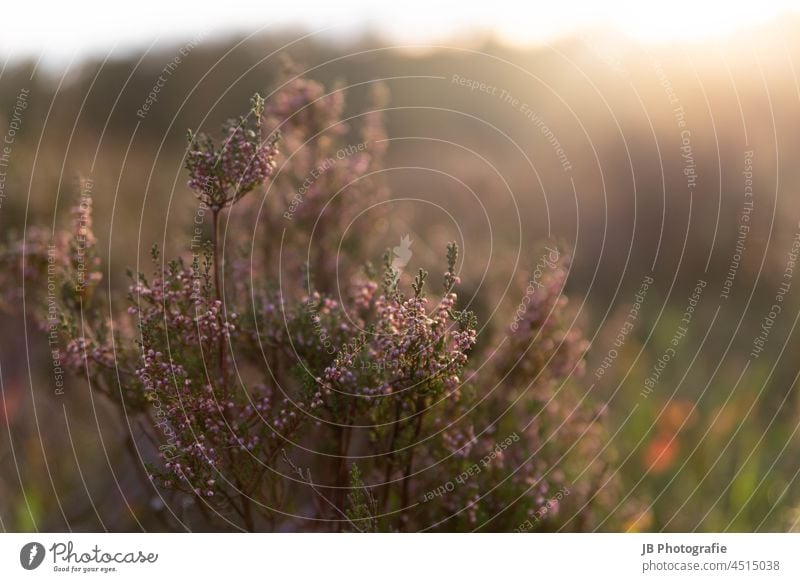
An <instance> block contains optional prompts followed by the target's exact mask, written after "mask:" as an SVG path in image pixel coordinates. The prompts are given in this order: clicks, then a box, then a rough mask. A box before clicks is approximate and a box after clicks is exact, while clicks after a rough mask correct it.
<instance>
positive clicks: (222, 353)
mask: <svg viewBox="0 0 800 582" xmlns="http://www.w3.org/2000/svg"><path fill="white" fill-rule="evenodd" d="M221 211H222V208H219V207H212V209H211V222H212V226H211V246H212V249H213V259H214V292H215V294H216V300H217V301H218V302H219V305H220V309H222V263H221V250H220V248H219V215H220V212H221ZM221 319H222V317H220V325H223V323H224V322H223V321H221ZM226 356H227V353H226V349H225V335H224V334H223V335H222V338H221V339H220V341H219V373H220V375H221V376H222V389H223V395H224V396H227V390H228V362H227V357H226Z"/></svg>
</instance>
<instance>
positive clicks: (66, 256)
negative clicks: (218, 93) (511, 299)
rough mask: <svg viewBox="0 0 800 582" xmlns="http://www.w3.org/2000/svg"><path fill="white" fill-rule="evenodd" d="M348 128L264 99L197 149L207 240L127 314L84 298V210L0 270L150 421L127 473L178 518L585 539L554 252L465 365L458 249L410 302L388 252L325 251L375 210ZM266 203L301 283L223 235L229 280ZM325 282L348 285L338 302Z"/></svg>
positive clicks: (364, 132) (371, 138)
mask: <svg viewBox="0 0 800 582" xmlns="http://www.w3.org/2000/svg"><path fill="white" fill-rule="evenodd" d="M384 99H385V95H384V94H383V92H382V91H381V90H379V91H378V93H377V94H376V96H375V100H376V101H375V102H376V104H377V105H380V104H381V103H382V102H383V100H384ZM343 106H344V105H343V96H342V93H341V92H340V91H334V92H332V93H326V92H325V90H324V88H323V87H322V86H321V85H319V84H317V83H315V82H313V81H310V80H306V79H295V80H293V81H291V82H289V83H288V84H287V85H286V87H285V89H284V90H283V91H282V92H280V93H279V94H278V95H277V96H276V97H275V98H274V100H273V101H272V102H271V103H267V104H265V103H264V101H263V100H262V99H261V98H260V97H259V96H256V97H255V98H254V99H253V102H252V107H251V110H250V112H249V113H248V115H246V116H244V117H240V118H238V119H236V120H232V121H230V122H228V123H226V124H225V125H224V127H223V128H222V136H223V139H222V141H221V142H219V143H218V142H217V141H215V140H214V139H213V138H212V137H210V136H207V135H202V134H201V135H195V134H193V133H191V132H190V134H189V146H188V150H187V155H186V168H187V170H188V173H189V183H188V184H189V187H190V188H191V190H192V191H193V192H194V193H195V195H196V196H197V198H198V200H199V204H200V205H201V206H200V208H202V209H203V210H204V211H207V212H208V213H210V217H211V223H212V224H211V231H210V237H209V240H207V241H203V242H202V244H199V245H196V246H195V248H194V252H193V253H191V254H190V255H187V256H184V257H179V258H176V259H175V260H171V261H168V262H165V261H164V259H163V258H162V256H161V253H160V251H159V250H158V249H157V248H154V249H153V253H152V258H153V264H154V273H153V274H152V275H146V274H144V273H132V274H131V284H130V288H129V294H128V299H127V301H128V306H127V309H126V310H124V311H122V312H119V313H118V312H117V311H118V310H116V309H115V308H112V307H110V306H112V305H113V304H114V300H113V299H114V298H109V297H106V296H103V295H102V294H100V293H98V292H97V289H96V286H97V282H98V281H99V278H100V274H99V273H100V270H99V269H100V266H99V262H98V260H97V257H96V256H95V253H94V235H93V234H92V231H91V199H90V197H88V195H84V196H83V197H82V203H81V204H80V205H79V207H78V210H76V214H75V219H74V226H73V228H72V232H71V233H66V234H59V235H58V236H57V240H56V241H46V238H47V235H45V234H43V233H42V232H40V231H33V232H32V233H31V235H30V237H29V240H28V241H27V245H21V243H16V245H17V246H14V245H12V246H10V247H9V248H8V249H7V250H6V252H5V253H4V255H3V260H4V262H5V266H6V267H7V271H6V272H11V271H14V272H17V273H19V272H20V269H23V270H24V274H25V275H26V276H28V277H32V278H33V279H34V280H42V278H43V277H44V276H45V275H48V276H49V277H51V278H52V277H56V278H57V280H58V281H59V287H60V288H61V292H60V293H59V296H58V314H59V317H60V322H61V323H60V330H61V333H62V341H63V342H64V345H65V346H66V350H65V351H66V354H67V355H66V358H65V362H66V364H67V365H68V366H69V368H70V369H71V371H72V372H73V373H74V374H75V375H76V376H78V377H81V376H82V377H83V378H84V379H85V380H86V381H88V382H89V383H90V384H91V386H92V388H93V389H95V390H97V391H99V392H101V393H102V394H104V395H105V396H106V397H107V398H108V399H109V400H110V401H111V402H113V403H114V405H115V406H116V407H117V408H118V409H119V410H120V411H121V412H122V413H123V414H124V415H125V416H128V417H136V418H138V419H141V420H143V421H144V422H137V423H135V424H134V423H132V424H131V425H130V426H135V427H141V428H139V429H137V430H141V434H139V433H137V434H136V435H134V436H132V437H131V439H130V444H131V446H130V447H129V449H130V451H131V453H132V454H133V455H134V457H135V458H136V459H137V461H138V459H139V458H144V459H145V460H146V471H147V475H148V477H149V479H150V481H151V482H152V487H156V488H158V489H159V490H162V491H167V492H172V493H171V494H172V495H174V496H176V497H177V496H185V497H186V498H188V499H190V500H191V502H192V507H193V508H194V513H196V514H197V515H198V516H202V517H203V518H204V519H206V520H207V522H208V525H207V527H210V528H215V529H218V528H231V529H244V530H249V531H253V530H287V529H299V530H343V529H347V530H355V531H396V530H400V531H411V530H413V531H418V530H443V531H458V530H472V529H477V528H482V529H488V530H498V531H529V530H543V529H557V528H559V527H562V526H563V527H566V528H571V529H586V528H589V527H593V526H594V525H595V524H597V523H599V522H600V518H601V517H604V515H603V513H602V508H603V507H604V504H605V503H606V502H607V498H608V497H609V496H612V497H613V491H614V487H615V485H614V480H613V479H612V478H611V477H610V476H607V475H606V474H605V466H606V465H605V463H604V461H603V458H604V456H605V454H606V451H605V449H604V447H603V437H602V428H601V425H600V424H599V423H598V418H599V413H598V412H597V410H595V409H593V408H592V407H591V406H590V405H589V404H588V403H587V402H586V401H585V399H584V398H579V394H577V393H576V392H575V386H574V385H573V384H572V380H573V379H574V378H577V377H579V375H580V373H581V371H582V365H583V364H582V358H583V355H584V352H585V350H586V342H585V341H584V339H583V337H582V334H581V332H580V330H579V329H578V328H577V327H576V326H575V325H574V323H572V320H573V318H572V311H571V310H570V308H569V305H568V300H567V298H566V296H565V295H564V293H563V291H564V289H563V288H564V283H565V280H566V275H567V272H568V263H567V261H566V259H565V258H563V253H562V258H561V259H560V262H558V263H557V264H554V266H553V269H551V270H550V272H548V274H547V275H546V276H545V278H544V279H543V280H542V284H541V285H540V286H537V289H536V290H535V292H534V293H533V295H532V296H531V297H529V301H526V302H525V303H524V304H523V307H522V308H521V310H520V311H518V315H517V320H516V321H515V322H514V324H513V325H512V326H511V327H510V328H509V329H486V330H484V331H485V333H486V334H487V335H488V336H489V339H488V341H486V342H482V343H483V344H484V345H485V346H486V347H484V348H481V349H480V350H479V349H478V348H476V341H477V320H476V317H475V315H474V314H473V313H471V312H469V311H467V310H465V309H461V308H459V297H458V287H459V283H460V280H459V276H458V274H457V273H458V270H459V256H458V248H457V246H456V245H455V244H454V243H451V244H449V245H448V246H447V248H446V249H443V251H444V252H443V255H444V256H443V265H444V269H443V270H442V272H441V274H440V276H439V277H431V276H429V274H428V273H427V272H425V271H424V270H421V269H420V270H419V271H418V273H417V275H416V277H415V279H414V282H413V284H412V285H411V287H410V288H405V286H404V285H403V284H402V283H401V281H400V278H399V276H398V275H399V274H398V272H397V269H396V268H395V267H394V266H393V261H392V253H391V252H390V251H387V252H386V253H385V254H384V256H383V265H382V269H374V268H372V267H371V266H369V265H366V266H364V265H358V264H357V262H356V261H355V260H353V259H352V258H351V257H354V256H355V255H356V253H355V252H353V249H350V252H349V253H348V252H347V250H345V252H344V254H339V253H338V252H334V249H336V248H337V237H339V236H340V235H341V231H342V228H343V224H344V222H343V220H345V217H346V216H348V215H349V214H352V212H353V211H355V210H357V209H360V208H362V207H363V206H364V205H365V204H368V203H369V202H370V201H375V200H378V199H381V198H383V197H386V196H387V195H388V192H387V191H386V189H385V187H384V185H382V184H381V183H380V182H379V181H378V179H377V178H375V170H376V169H379V168H380V166H381V162H382V154H383V145H382V144H383V142H382V141H381V137H382V136H383V134H384V130H383V125H382V122H381V119H380V115H379V114H378V113H370V114H369V115H367V116H366V119H365V122H364V123H363V124H362V126H361V127H360V129H359V132H360V136H361V140H362V141H361V142H360V143H361V144H362V146H363V147H357V148H355V149H354V150H353V151H351V152H349V153H348V154H347V155H346V156H336V155H334V153H335V152H337V151H340V150H341V149H342V148H345V147H346V144H345V141H344V140H345V139H346V136H347V133H348V129H347V128H345V126H344V125H343V124H342V123H341V115H342V111H343ZM378 108H379V107H378ZM279 135H281V136H282V140H283V143H284V144H286V146H287V147H288V149H289V151H290V152H291V154H290V155H289V156H288V158H286V159H284V158H281V157H280V156H279V151H278V149H279V143H280V142H279ZM364 144H366V145H364ZM331 160H333V163H330V162H331ZM309 176H313V179H311V180H309V178H308V177H309ZM262 188H267V189H268V196H267V206H266V208H267V211H266V212H265V213H263V214H262V213H260V212H257V213H254V214H258V215H259V220H261V221H263V223H264V224H265V225H266V228H267V229H271V230H274V229H275V228H277V225H278V224H279V222H280V221H281V220H284V221H285V220H290V221H292V224H293V228H292V229H291V233H289V234H287V236H288V237H289V238H288V239H287V241H286V244H285V246H286V249H284V250H285V252H286V257H287V258H286V259H285V260H286V261H287V262H288V263H290V264H292V261H294V264H295V266H296V267H298V270H297V272H298V273H299V272H300V271H299V268H300V267H304V273H305V274H304V275H303V276H298V277H297V278H296V280H289V281H281V283H280V285H279V284H278V282H277V281H276V279H275V273H273V272H271V271H270V269H269V268H268V267H267V265H270V264H274V262H275V259H276V256H277V254H276V253H277V251H276V249H275V248H273V247H271V246H270V244H269V243H268V242H266V241H260V240H257V239H256V238H252V239H251V240H248V239H247V235H246V234H245V233H235V232H234V233H233V234H232V237H233V240H234V241H235V242H238V243H240V244H241V245H242V246H244V247H246V248H248V251H249V252H250V253H251V254H250V258H249V261H248V260H247V257H246V256H241V255H237V254H236V252H235V251H230V255H231V256H230V257H228V259H229V260H228V261H226V256H225V255H226V254H227V253H225V252H223V249H222V244H221V242H220V236H219V232H220V231H219V228H220V219H221V218H222V217H224V216H226V213H227V212H229V211H230V209H232V208H234V207H236V206H240V205H241V207H246V208H247V209H248V211H254V210H256V209H257V208H258V206H257V204H258V203H259V200H258V199H256V197H253V196H250V197H249V196H248V195H249V194H251V193H252V192H253V191H257V190H260V189H262ZM343 189H347V193H346V195H335V194H336V193H340V192H341V191H342V190H343ZM298 193H302V194H300V195H299V199H298ZM251 198H253V199H251ZM321 225H322V226H321ZM312 229H316V231H317V232H318V233H320V235H319V236H318V237H317V238H316V239H315V240H313V241H311V240H310V237H309V233H310V232H311V231H312ZM362 234H363V236H359V237H355V238H356V239H358V240H361V241H362V244H366V242H365V241H368V240H369V233H368V232H366V231H365V232H364V233H362ZM50 243H52V244H54V246H53V247H52V249H50V250H48V247H47V245H48V244H50ZM23 246H25V247H26V248H25V249H23ZM233 246H234V247H235V246H236V245H233ZM367 248H369V247H368V246H367ZM48 253H49V254H48ZM281 258H282V260H284V259H283V257H281ZM262 267H263V268H262ZM287 272H292V270H291V269H287ZM431 279H437V281H435V283H437V284H438V290H436V286H435V285H433V284H432V283H431ZM337 280H339V281H341V280H344V281H346V282H347V291H346V293H344V296H343V297H341V298H338V299H337V298H335V297H336V296H334V295H333V294H332V288H333V284H334V282H335V281H337ZM38 288H39V289H40V290H42V289H43V288H44V286H43V285H38ZM6 289H7V293H6V295H7V296H9V297H11V296H12V295H13V291H14V287H13V286H11V285H9V286H8V287H6ZM521 292H523V293H524V290H521ZM9 297H7V299H8V298H9ZM12 299H13V297H12ZM31 303H32V302H31ZM110 314H113V315H114V317H113V319H112V318H110V317H109V315H110ZM51 315H52V313H51ZM40 316H41V321H42V322H43V324H44V325H46V324H47V323H46V322H47V319H48V314H47V313H41V314H40ZM51 319H52V318H51ZM175 525H176V526H177V524H175Z"/></svg>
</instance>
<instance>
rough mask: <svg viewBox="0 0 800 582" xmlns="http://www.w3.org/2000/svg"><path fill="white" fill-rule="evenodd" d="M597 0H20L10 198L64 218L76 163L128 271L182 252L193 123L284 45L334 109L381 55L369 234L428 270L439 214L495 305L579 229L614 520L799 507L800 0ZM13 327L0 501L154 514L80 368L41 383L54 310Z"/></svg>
mask: <svg viewBox="0 0 800 582" xmlns="http://www.w3.org/2000/svg"><path fill="white" fill-rule="evenodd" d="M595 4H597V3H593V2H570V1H563V2H559V3H548V5H547V6H539V5H538V3H531V4H530V5H523V4H519V5H515V4H514V3H507V4H503V3H502V2H501V3H496V2H495V3H480V4H478V3H475V5H474V6H470V5H465V4H464V3H454V2H424V3H423V2H414V1H412V2H404V3H402V4H401V5H399V6H395V5H392V6H388V5H386V6H384V5H380V4H378V3H373V4H365V3H360V2H352V1H347V2H336V3H322V2H306V3H302V4H299V3H298V4H295V5H290V4H288V3H287V5H282V4H272V5H268V4H266V3H259V2H240V1H235V0H229V1H227V2H225V3H222V4H217V5H213V6H203V5H201V6H198V5H197V3H182V2H175V3H166V2H161V3H158V2H149V1H148V2H137V3H135V4H130V5H129V6H128V7H126V8H125V9H121V8H116V9H113V10H112V9H111V8H110V7H109V6H107V5H105V4H102V3H91V2H90V3H80V2H79V3H58V4H54V5H53V6H48V7H46V8H44V7H42V6H40V5H39V4H35V3H27V4H17V5H15V6H14V7H13V10H11V11H10V13H9V23H8V24H7V25H6V26H4V29H7V30H6V33H5V34H4V36H3V38H2V39H0V59H2V68H0V134H3V135H4V136H5V141H4V144H3V147H4V148H5V149H1V148H0V156H2V157H0V170H2V171H3V172H4V173H3V175H2V176H0V178H2V180H3V181H2V182H0V225H2V230H3V232H4V234H5V235H6V236H9V237H10V236H12V235H13V233H18V234H21V233H22V232H24V231H25V230H26V229H28V228H30V226H31V225H33V224H38V225H44V226H48V225H52V224H54V223H57V222H60V221H62V220H63V217H65V216H66V213H67V211H68V209H69V207H70V206H72V205H73V204H74V201H75V199H76V196H77V193H78V186H77V184H78V182H77V180H78V178H79V177H84V178H87V177H88V178H91V179H92V180H93V181H94V186H93V191H94V196H95V211H96V214H95V231H96V234H97V236H98V239H99V246H100V248H101V253H100V254H101V256H102V257H103V259H104V262H105V263H106V267H105V268H106V269H107V281H108V283H109V286H110V288H111V289H112V291H115V292H120V293H121V292H124V290H125V288H126V283H127V280H126V278H125V269H126V267H128V266H130V267H132V268H134V269H141V268H142V264H144V265H147V261H148V260H149V259H148V256H149V249H150V247H151V245H152V244H153V243H154V242H158V243H159V244H163V245H164V246H165V247H166V249H167V254H168V255H169V254H178V253H182V252H185V251H186V250H187V245H188V242H189V239H190V233H191V229H192V220H193V217H194V210H195V209H196V201H195V199H194V198H193V197H192V195H191V194H190V193H189V190H188V188H187V187H186V175H185V172H184V171H183V169H182V167H183V156H184V154H185V148H186V137H185V136H186V130H187V128H190V127H191V128H194V129H200V130H207V131H214V130H215V129H216V128H217V127H218V125H219V123H220V122H221V121H223V120H224V119H226V118H228V117H230V116H232V115H235V114H238V113H239V112H240V111H242V110H243V108H244V106H246V104H247V103H248V99H249V98H250V96H251V95H252V94H253V93H254V92H255V91H260V92H261V93H262V94H265V95H267V96H269V95H270V93H272V92H274V91H275V90H276V89H277V88H278V87H279V86H280V85H281V84H282V83H284V82H285V80H286V78H287V74H288V73H287V71H289V70H291V71H295V72H301V73H303V74H304V75H306V76H308V77H310V78H312V79H315V80H318V81H321V82H324V83H325V84H326V85H327V86H328V87H329V88H331V87H341V88H343V89H344V90H345V91H346V93H347V112H346V115H345V118H347V117H348V116H358V115H361V114H362V113H364V112H365V111H366V110H368V108H369V107H371V101H370V100H369V93H370V89H371V88H372V86H373V85H375V84H376V83H377V82H381V83H383V84H384V85H385V86H386V87H387V88H388V92H389V95H390V97H389V101H388V103H387V105H386V109H385V112H384V113H385V117H386V121H387V128H388V139H389V142H388V152H387V164H386V165H387V168H388V170H387V171H386V172H385V178H386V180H387V183H388V186H389V187H390V190H391V193H392V196H391V202H390V204H391V213H390V218H389V219H388V220H387V221H384V222H382V223H378V224H375V229H376V230H377V231H379V232H380V233H381V237H383V238H384V239H385V243H386V244H385V246H387V247H388V246H393V245H397V244H398V241H399V240H400V238H401V236H403V235H406V234H408V235H410V237H411V238H412V239H413V241H414V242H413V247H412V249H413V253H414V254H413V260H412V266H413V267H414V268H416V266H424V267H426V268H429V269H430V268H434V269H435V268H437V267H436V265H438V264H440V262H439V254H440V253H439V249H440V248H442V245H441V244H440V241H442V240H446V239H448V238H456V239H457V240H460V241H461V245H462V249H463V253H464V255H463V256H464V272H463V273H462V280H463V282H464V287H465V288H466V289H467V290H468V293H469V294H470V295H471V296H472V297H473V299H474V304H475V306H476V309H477V310H478V314H479V318H480V319H481V320H482V321H486V320H488V319H490V318H492V317H499V316H498V315H497V314H496V313H495V309H494V308H495V303H497V302H498V301H504V302H506V303H508V304H509V305H511V306H512V307H513V306H514V305H516V304H518V303H519V301H520V299H521V297H519V296H515V295H514V294H513V292H511V291H509V283H510V281H512V280H513V279H514V278H515V277H517V276H519V273H520V272H525V271H529V270H531V269H532V268H533V267H535V265H536V263H537V261H539V259H540V256H541V251H540V249H541V245H542V244H548V243H555V244H560V245H564V246H566V247H567V248H569V249H571V252H572V255H573V260H572V267H571V271H570V276H569V281H568V293H569V294H570V295H571V296H572V297H573V298H574V301H575V303H577V304H578V305H579V306H580V318H581V321H582V323H583V325H585V328H586V335H587V337H588V338H589V339H590V341H591V349H590V350H589V354H588V360H587V367H586V369H587V372H586V374H585V376H584V377H583V378H582V379H581V380H580V382H581V385H582V386H583V388H584V389H585V391H586V392H587V393H588V394H589V400H590V401H593V402H604V403H605V405H606V409H607V411H608V416H607V421H606V422H607V423H608V431H609V434H611V435H613V437H612V438H613V443H612V444H613V447H614V448H615V449H616V451H617V454H616V459H615V461H614V462H615V469H616V471H617V474H618V475H619V477H620V478H621V479H622V480H623V483H624V488H623V489H624V492H625V495H624V496H623V497H620V499H619V500H618V508H619V509H620V510H621V509H622V508H624V507H626V505H627V504H633V503H635V504H637V505H636V506H637V507H640V506H641V507H642V508H643V509H642V510H641V512H640V513H639V514H638V516H637V518H635V519H633V520H631V521H630V522H629V523H628V524H627V527H628V528H629V529H631V530H638V531H651V530H672V531H686V530H694V529H697V530H700V531H721V530H729V531H761V530H768V531H785V530H790V529H793V528H796V527H797V523H798V518H800V481H799V480H798V473H800V463H798V461H797V459H798V458H799V457H798V454H799V453H800V436H799V435H798V434H797V432H798V422H800V416H799V415H800V400H798V394H797V389H796V385H797V379H798V373H800V365H799V364H798V359H797V351H796V350H798V337H797V336H798V334H797V333H796V330H795V327H796V325H797V321H798V316H799V315H800V310H799V309H798V308H799V307H800V280H796V279H797V277H799V276H800V275H798V274H797V273H795V269H796V265H795V260H796V258H797V256H796V253H797V246H796V244H795V245H794V246H793V243H794V241H795V239H796V237H798V236H800V199H799V198H798V192H799V191H800V164H798V163H797V158H798V156H800V148H799V147H798V136H800V81H798V78H797V68H798V66H800V62H798V56H800V8H799V7H798V6H797V5H796V3H791V2H780V1H762V2H760V3H758V5H753V4H752V3H741V4H738V3H731V2H721V3H716V2H670V3H668V4H667V3H665V5H664V6H663V7H661V8H654V7H653V6H651V5H650V4H651V3H643V2H625V1H612V2H604V3H602V5H603V9H602V10H600V9H599V8H597V7H596V6H595ZM290 62H291V63H293V64H292V65H291V67H290V66H289V65H288V63H290ZM159 83H160V84H159ZM156 86H158V88H159V91H158V93H157V95H156V98H155V99H150V98H149V95H150V94H151V92H152V91H153V90H154V87H156ZM233 220H236V218H235V217H234V218H233ZM343 236H345V235H344V234H343ZM275 240H276V242H277V241H279V240H280V233H275ZM384 248H385V247H384ZM382 251H383V248H376V249H375V253H374V256H371V257H364V259H365V260H367V259H372V260H375V259H377V258H378V257H379V256H380V254H381V253H382ZM498 298H500V299H498ZM773 305H779V307H780V312H779V313H777V312H776V310H775V309H774V308H773ZM771 312H772V313H773V315H772V316H771V315H770V313H771ZM0 326H2V330H3V333H2V334H0V387H2V400H0V425H5V426H4V427H2V430H0V435H2V436H0V527H2V529H3V530H6V531H18V530H34V529H38V530H65V529H70V528H71V529H74V530H94V529H103V528H109V529H138V528H139V527H146V528H154V527H158V522H157V519H156V518H155V517H148V516H156V515H157V514H158V512H159V511H160V510H161V508H160V507H159V505H158V504H157V503H155V502H151V501H150V500H148V498H147V497H146V496H137V495H136V494H135V491H136V488H137V487H140V485H139V484H138V479H139V477H138V476H137V475H136V471H135V470H133V469H134V468H133V467H131V466H129V464H128V463H127V462H126V461H125V460H124V459H123V458H122V453H121V451H120V450H116V449H115V447H119V446H120V445H118V444H117V443H118V442H119V441H118V439H114V438H113V437H114V435H119V434H120V433H125V430H126V429H125V427H123V426H121V425H120V423H119V420H118V418H117V417H116V416H115V415H114V414H112V412H111V411H110V410H108V409H107V408H106V405H105V403H104V402H102V401H100V400H98V399H97V397H96V396H95V397H92V394H91V393H90V391H89V389H88V387H87V386H85V385H84V384H81V383H77V382H73V383H70V382H69V381H67V382H66V385H65V386H64V388H63V394H61V393H57V387H56V386H54V385H53V383H54V379H53V375H52V373H51V371H50V370H49V369H48V366H49V365H50V362H49V357H48V353H47V338H46V335H45V334H44V332H42V331H41V330H39V329H38V328H36V327H35V326H34V325H32V324H30V323H29V322H24V321H22V320H21V319H20V316H19V315H14V314H11V313H3V314H2V315H1V316H0ZM120 491H126V492H134V493H132V494H130V495H128V496H124V499H123V496H122V495H121V494H120ZM126 504H133V505H134V506H135V507H136V508H138V509H139V511H138V512H137V514H138V515H142V516H143V517H142V518H141V519H142V521H141V522H139V523H137V522H134V521H132V520H131V512H129V511H127V510H126V509H125V505H126ZM148 519H150V520H152V521H148Z"/></svg>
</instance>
